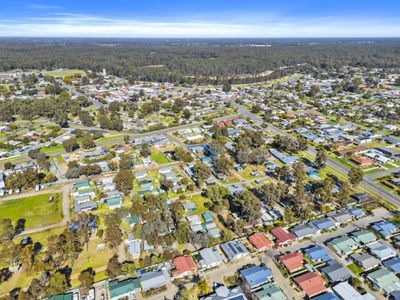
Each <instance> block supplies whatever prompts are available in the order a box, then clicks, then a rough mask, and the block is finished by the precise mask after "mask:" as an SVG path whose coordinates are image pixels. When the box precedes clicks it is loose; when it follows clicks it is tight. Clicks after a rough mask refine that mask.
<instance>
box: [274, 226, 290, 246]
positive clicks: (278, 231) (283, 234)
mask: <svg viewBox="0 0 400 300" xmlns="http://www.w3.org/2000/svg"><path fill="white" fill-rule="evenodd" d="M271 234H272V236H273V237H274V239H275V244H277V245H279V246H283V245H286V244H290V243H292V242H294V241H295V240H296V236H295V235H294V234H293V233H291V232H288V231H286V230H283V229H282V228H280V227H275V228H274V229H272V230H271Z"/></svg>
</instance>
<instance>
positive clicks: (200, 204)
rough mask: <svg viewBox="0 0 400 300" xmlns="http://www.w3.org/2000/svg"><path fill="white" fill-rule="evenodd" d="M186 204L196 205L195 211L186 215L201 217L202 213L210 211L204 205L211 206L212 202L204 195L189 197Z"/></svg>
mask: <svg viewBox="0 0 400 300" xmlns="http://www.w3.org/2000/svg"><path fill="white" fill-rule="evenodd" d="M185 202H193V203H194V204H195V205H196V210H195V211H191V212H185V215H201V214H202V213H205V212H206V211H209V209H208V208H206V207H205V206H204V203H206V202H208V203H210V204H211V200H210V199H207V198H204V197H203V196H202V195H194V196H192V197H187V198H186V199H185Z"/></svg>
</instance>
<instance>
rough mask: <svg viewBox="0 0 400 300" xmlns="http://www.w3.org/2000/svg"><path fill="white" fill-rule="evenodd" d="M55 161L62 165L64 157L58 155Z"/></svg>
mask: <svg viewBox="0 0 400 300" xmlns="http://www.w3.org/2000/svg"><path fill="white" fill-rule="evenodd" d="M57 161H58V162H59V163H60V164H63V163H65V159H64V157H63V156H62V155H61V154H60V155H57Z"/></svg>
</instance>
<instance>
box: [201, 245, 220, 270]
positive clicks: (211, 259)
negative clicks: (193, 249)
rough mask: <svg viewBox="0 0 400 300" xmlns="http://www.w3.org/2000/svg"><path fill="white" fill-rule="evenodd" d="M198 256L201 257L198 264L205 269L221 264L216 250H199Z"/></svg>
mask: <svg viewBox="0 0 400 300" xmlns="http://www.w3.org/2000/svg"><path fill="white" fill-rule="evenodd" d="M199 254H200V256H201V260H200V264H201V265H202V267H207V266H210V265H214V264H219V263H221V262H222V258H221V255H220V254H219V253H218V251H217V250H213V249H212V248H205V249H201V250H199Z"/></svg>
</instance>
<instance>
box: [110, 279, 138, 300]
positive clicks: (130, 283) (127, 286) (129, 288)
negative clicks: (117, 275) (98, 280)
mask: <svg viewBox="0 0 400 300" xmlns="http://www.w3.org/2000/svg"><path fill="white" fill-rule="evenodd" d="M138 290H140V284H139V280H138V279H137V278H129V279H126V280H123V281H118V280H113V281H110V282H109V283H108V291H109V293H110V300H119V299H122V298H126V297H127V298H128V299H136V297H135V292H136V291H138Z"/></svg>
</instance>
